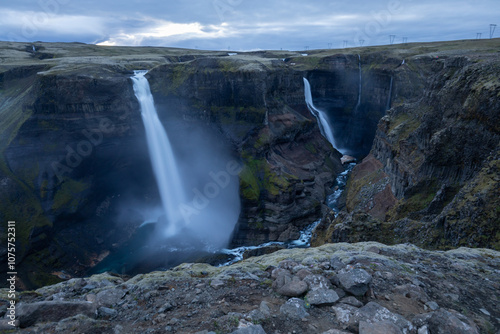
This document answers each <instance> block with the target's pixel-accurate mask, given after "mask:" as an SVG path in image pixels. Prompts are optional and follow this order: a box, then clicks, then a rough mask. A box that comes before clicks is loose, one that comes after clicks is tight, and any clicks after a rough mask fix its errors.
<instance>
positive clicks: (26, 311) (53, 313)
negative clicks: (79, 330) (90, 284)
mask: <svg viewBox="0 0 500 334" xmlns="http://www.w3.org/2000/svg"><path fill="white" fill-rule="evenodd" d="M77 314H83V315H85V316H87V317H90V318H95V316H96V306H95V304H93V303H90V302H64V301H57V302H54V301H44V302H36V303H30V304H26V303H19V305H18V306H17V309H16V316H17V319H18V320H19V325H20V327H23V328H24V327H29V326H31V325H33V324H35V323H38V322H47V321H54V322H57V321H60V320H62V319H65V318H69V317H72V316H74V315H77Z"/></svg>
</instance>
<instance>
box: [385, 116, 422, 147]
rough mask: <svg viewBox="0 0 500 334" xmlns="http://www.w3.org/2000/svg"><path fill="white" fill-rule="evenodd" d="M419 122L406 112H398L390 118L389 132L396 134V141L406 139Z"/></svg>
mask: <svg viewBox="0 0 500 334" xmlns="http://www.w3.org/2000/svg"><path fill="white" fill-rule="evenodd" d="M420 124H421V122H420V120H418V119H417V118H414V117H411V116H410V115H409V114H407V113H400V114H398V115H396V117H395V118H393V119H392V120H391V125H390V127H389V134H391V135H395V136H397V139H398V141H401V140H405V139H407V138H408V137H409V136H410V134H411V133H413V132H414V131H415V130H416V129H417V128H418V127H419V126H420Z"/></svg>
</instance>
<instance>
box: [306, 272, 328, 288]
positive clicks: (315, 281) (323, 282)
mask: <svg viewBox="0 0 500 334" xmlns="http://www.w3.org/2000/svg"><path fill="white" fill-rule="evenodd" d="M304 282H306V283H307V285H308V286H309V290H317V289H330V288H331V287H332V283H330V281H329V280H328V279H326V278H325V277H324V276H321V275H308V276H306V277H305V278H304Z"/></svg>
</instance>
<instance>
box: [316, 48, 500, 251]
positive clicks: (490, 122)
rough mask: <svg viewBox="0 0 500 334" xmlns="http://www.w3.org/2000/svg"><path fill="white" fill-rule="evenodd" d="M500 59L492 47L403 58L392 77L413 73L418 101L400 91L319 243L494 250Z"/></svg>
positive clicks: (496, 237)
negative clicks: (416, 78)
mask: <svg viewBox="0 0 500 334" xmlns="http://www.w3.org/2000/svg"><path fill="white" fill-rule="evenodd" d="M499 66H500V63H499V58H498V55H497V53H496V52H494V51H493V50H489V49H483V50H476V51H469V52H467V53H464V52H453V51H448V52H443V51H439V50H434V52H430V53H426V54H419V55H413V56H412V57H408V58H407V59H406V61H405V64H404V65H402V66H400V67H399V68H398V69H397V70H396V71H395V73H394V75H395V77H396V78H397V77H398V76H399V75H400V74H402V73H404V72H411V73H413V74H415V73H417V74H419V76H420V80H419V81H417V82H420V83H421V86H420V87H418V89H416V90H415V92H416V93H417V94H416V95H415V99H410V100H403V99H398V98H397V96H396V100H395V103H394V104H393V108H392V109H391V110H390V111H389V112H388V113H387V115H386V116H385V117H383V118H382V119H381V121H380V122H379V125H378V130H377V133H376V136H375V140H374V143H373V147H372V150H371V153H370V155H369V156H368V157H367V158H366V159H365V160H364V161H363V162H362V163H361V164H359V165H358V166H356V168H355V169H354V171H353V174H352V177H351V179H350V181H349V187H348V191H347V194H346V212H345V213H343V214H342V215H341V216H339V217H338V218H337V219H335V218H334V217H333V216H329V218H328V219H327V220H326V221H325V222H324V223H325V224H324V225H322V226H321V227H320V229H319V230H318V233H317V236H318V239H317V242H318V243H321V242H322V241H321V240H328V241H359V240H379V241H383V242H388V243H394V242H396V243H397V242H412V243H416V244H418V245H421V246H424V247H431V248H450V247H458V246H461V245H467V246H474V247H480V246H484V247H493V248H496V249H498V247H499V245H500V244H499V241H500V230H499V226H500V224H499V222H500V220H499V213H498V207H499V201H498V199H499V196H498V195H499V190H498V189H500V188H499V178H498V166H499V165H498V164H499V160H498V154H499V151H498V150H499V139H500V128H499V127H498V124H500V123H499V121H500V119H499V117H500V114H499V113H498V110H499V107H500V105H499V101H500V99H499V96H500V95H499V94H500V82H499V81H498V78H497V75H496V73H497V72H498V70H499ZM416 88H417V87H416ZM418 95H420V96H418ZM381 232H382V233H381Z"/></svg>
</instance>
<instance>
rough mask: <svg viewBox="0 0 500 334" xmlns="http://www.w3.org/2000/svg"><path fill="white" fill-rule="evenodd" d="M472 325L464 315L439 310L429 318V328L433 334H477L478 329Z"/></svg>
mask: <svg viewBox="0 0 500 334" xmlns="http://www.w3.org/2000/svg"><path fill="white" fill-rule="evenodd" d="M458 317H461V318H462V320H461V319H459V318H458ZM463 320H464V321H463ZM470 324H472V322H471V321H469V320H468V319H467V318H466V317H465V316H464V315H462V314H453V313H451V312H449V311H447V310H444V309H439V310H437V311H436V312H433V314H432V316H431V317H430V318H429V323H428V327H429V331H430V332H431V333H432V334H466V333H467V334H477V333H478V330H477V328H476V327H475V326H472V325H470Z"/></svg>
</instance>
